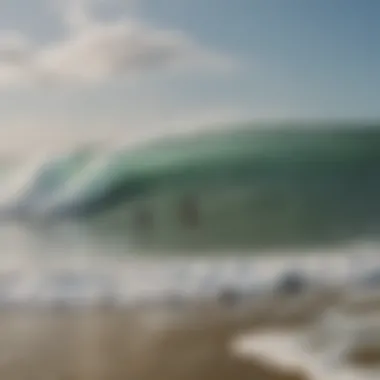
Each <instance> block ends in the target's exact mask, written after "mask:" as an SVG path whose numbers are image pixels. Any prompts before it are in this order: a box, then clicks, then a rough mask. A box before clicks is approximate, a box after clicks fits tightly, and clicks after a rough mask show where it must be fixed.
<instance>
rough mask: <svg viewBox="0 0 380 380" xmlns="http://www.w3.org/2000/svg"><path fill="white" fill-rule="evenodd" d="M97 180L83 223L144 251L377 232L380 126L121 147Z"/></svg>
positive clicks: (303, 241)
mask: <svg viewBox="0 0 380 380" xmlns="http://www.w3.org/2000/svg"><path fill="white" fill-rule="evenodd" d="M100 179H101V180H100ZM97 183H98V186H99V192H98V193H97V192H96V189H95V190H94V188H92V189H91V191H92V193H91V194H92V198H91V202H90V201H88V202H87V203H86V200H83V202H82V203H81V208H79V209H80V211H81V213H80V214H81V216H82V218H84V219H83V220H84V222H85V223H89V224H90V225H92V226H93V227H94V228H98V229H99V230H98V231H99V233H104V234H109V233H110V232H112V233H119V234H126V235H127V237H128V241H129V242H131V243H134V244H136V246H137V247H144V249H145V248H146V247H150V248H152V249H165V250H168V249H171V248H173V249H187V248H190V249H202V250H203V249H223V248H226V249H231V248H237V249H238V248H249V249H255V248H260V249H263V248H265V247H268V248H269V247H270V248H273V247H274V246H279V247H294V246H304V245H306V246H310V245H319V244H333V243H336V242H341V241H347V240H355V239H358V238H368V237H370V238H371V239H373V238H374V239H377V236H378V234H379V232H380V223H379V222H380V202H379V194H380V129H378V128H377V127H376V126H371V127H368V126H364V125H362V126H357V127H355V128H347V127H345V128H337V127H334V128H319V127H318V128H317V127H315V128H314V127H310V128H309V127H308V128H303V129H302V128H278V129H276V128H272V129H265V130H264V129H261V130H257V129H255V130H254V129H249V128H247V129H244V130H239V131H235V132H231V131H230V132H224V133H219V134H209V135H204V136H197V137H189V138H187V139H186V138H184V139H178V140H172V141H164V140H163V141H161V142H160V143H157V144H156V145H150V146H145V147H140V148H138V149H134V150H128V151H124V152H121V153H118V154H116V155H115V156H114V157H113V158H112V160H111V161H110V163H109V166H108V167H107V170H104V172H103V173H101V175H100V177H98V182H97ZM94 194H97V195H96V196H94Z"/></svg>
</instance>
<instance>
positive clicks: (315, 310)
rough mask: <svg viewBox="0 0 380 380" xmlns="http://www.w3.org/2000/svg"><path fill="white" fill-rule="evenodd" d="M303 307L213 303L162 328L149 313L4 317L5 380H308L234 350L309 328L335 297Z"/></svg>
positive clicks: (1, 353)
mask: <svg viewBox="0 0 380 380" xmlns="http://www.w3.org/2000/svg"><path fill="white" fill-rule="evenodd" d="M302 302H303V305H304V307H303V308H298V309H297V307H295V303H294V302H293V301H286V300H282V299H281V300H280V299H277V300H274V299H273V300H271V301H270V302H267V303H265V302H262V303H261V306H260V305H259V304H255V305H253V306H251V307H250V308H249V307H248V308H244V309H241V310H239V308H237V309H231V308H230V307H226V306H223V307H220V306H216V305H211V304H208V305H203V306H202V307H198V308H196V310H197V311H191V310H187V311H185V313H184V314H183V315H181V317H180V318H179V319H170V318H168V319H166V323H161V324H154V323H151V322H152V321H153V320H154V318H149V317H152V314H151V310H149V309H145V310H135V311H131V310H129V311H127V310H123V309H120V308H115V307H108V308H103V309H97V310H83V311H79V310H76V311H73V310H55V311H50V312H47V311H46V310H45V311H42V310H40V311H38V310H34V311H31V310H22V311H21V310H18V311H17V310H13V311H1V312H0V378H1V379H7V380H21V379H27V380H44V379H46V380H52V379H59V380H66V379H70V380H74V379H77V380H106V379H107V380H123V379H128V380H236V379H239V380H245V379H247V380H248V379H249V380H255V379H257V380H308V377H306V375H305V374H303V371H302V370H301V369H300V368H292V369H289V370H288V369H287V370H285V369H280V368H278V367H277V368H276V367H274V366H272V365H269V364H268V361H266V360H265V358H260V357H258V358H249V359H244V358H239V357H237V356H234V355H233V354H232V352H231V350H230V343H231V341H232V339H233V338H235V336H237V334H238V333H241V332H242V331H244V330H249V331H252V330H255V329H257V330H261V329H263V328H271V326H273V325H276V326H281V325H282V326H283V327H284V328H288V327H289V326H291V325H292V324H293V325H298V324H302V323H304V322H306V321H310V319H312V318H314V317H315V316H316V315H317V314H319V312H321V311H323V310H324V309H325V307H326V305H328V304H330V303H331V299H329V298H328V297H322V298H320V299H315V298H314V299H310V300H307V299H305V300H304V301H302ZM305 305H306V306H305ZM194 310H195V309H194ZM274 310H277V313H276V312H274ZM164 320H165V318H163V319H162V321H164Z"/></svg>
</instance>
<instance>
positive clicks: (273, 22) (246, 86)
mask: <svg viewBox="0 0 380 380" xmlns="http://www.w3.org/2000/svg"><path fill="white" fill-rule="evenodd" d="M379 18H380V2H378V1H376V0H360V1H358V0H328V1H327V0H326V1H323V0H234V1H231V0H1V1H0V120H1V127H0V155H1V154H2V153H8V152H10V153H19V152H21V153H26V152H32V151H40V150H50V149H52V150H55V149H66V148H67V147H70V146H72V145H76V144H81V143H83V142H93V141H103V142H106V143H107V144H112V143H121V142H122V143H129V142H134V141H140V139H142V138H151V137H154V136H156V135H162V134H168V133H173V132H174V133H176V132H182V131H192V130H197V129H204V128H206V127H211V126H218V125H221V124H225V123H229V124H231V125H238V124H239V123H240V122H241V121H246V120H262V119H297V118H299V119H311V118H322V119H332V118H343V119H352V118H357V119H361V118H369V119H377V118H379V117H380V107H379V101H380V70H379V67H380V46H379V42H378V39H379V36H380V23H379V22H378V20H379Z"/></svg>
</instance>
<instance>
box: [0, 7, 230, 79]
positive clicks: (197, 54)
mask: <svg viewBox="0 0 380 380" xmlns="http://www.w3.org/2000/svg"><path fill="white" fill-rule="evenodd" d="M88 2H89V1H86V0H65V1H63V0H60V2H59V3H58V4H59V5H60V7H59V8H60V9H61V11H62V12H61V15H62V16H61V17H62V22H63V24H64V26H65V27H66V28H67V34H66V36H65V38H63V39H62V40H59V41H55V42H54V43H52V44H49V45H45V46H34V45H33V44H32V43H31V42H30V41H28V40H27V39H26V38H25V37H24V36H22V35H20V34H17V33H12V34H10V33H1V32H0V33H1V34H0V86H5V85H23V84H27V83H29V84H30V83H34V84H36V83H42V84H53V85H55V84H65V83H69V84H97V83H101V82H104V81H107V80H110V79H113V78H119V77H126V76H128V75H134V76H135V75H138V74H141V73H144V72H145V71H147V70H156V69H160V70H163V69H165V70H174V69H177V68H186V67H187V68H189V67H193V68H194V67H209V68H210V67H211V68H212V69H213V70H214V69H223V70H224V69H230V68H231V67H232V66H233V62H232V60H231V59H229V58H228V57H224V56H222V55H220V54H217V53H214V52H210V51H208V50H207V49H205V48H203V47H202V46H200V45H198V44H197V43H195V42H194V41H192V40H191V39H190V38H189V37H188V36H186V35H184V34H183V33H180V32H178V31H172V30H159V29H157V28H154V27H151V26H149V25H147V24H145V23H143V22H141V21H138V20H131V19H122V20H117V21H114V22H108V23H105V22H101V21H98V20H97V19H95V18H94V17H93V16H92V15H91V13H90V12H89V7H88V6H89V4H88Z"/></svg>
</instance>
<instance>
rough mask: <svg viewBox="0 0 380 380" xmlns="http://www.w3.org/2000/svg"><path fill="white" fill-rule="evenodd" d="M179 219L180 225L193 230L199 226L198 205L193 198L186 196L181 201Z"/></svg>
mask: <svg viewBox="0 0 380 380" xmlns="http://www.w3.org/2000/svg"><path fill="white" fill-rule="evenodd" d="M179 219H180V221H181V223H182V224H183V225H185V226H187V227H191V228H194V227H197V226H198V225H199V210H198V204H197V200H196V198H195V197H194V196H186V197H185V198H183V199H182V202H181V205H180V211H179Z"/></svg>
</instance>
